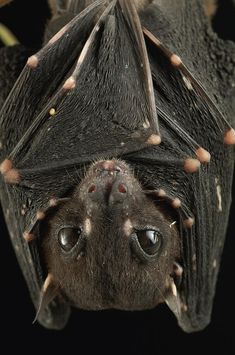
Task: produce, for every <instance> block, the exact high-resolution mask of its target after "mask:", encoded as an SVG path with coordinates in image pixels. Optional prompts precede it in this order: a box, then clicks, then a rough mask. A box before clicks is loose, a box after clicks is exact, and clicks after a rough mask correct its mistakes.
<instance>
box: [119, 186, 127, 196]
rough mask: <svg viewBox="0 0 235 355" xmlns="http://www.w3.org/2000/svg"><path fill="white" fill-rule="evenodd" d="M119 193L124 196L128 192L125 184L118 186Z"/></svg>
mask: <svg viewBox="0 0 235 355" xmlns="http://www.w3.org/2000/svg"><path fill="white" fill-rule="evenodd" d="M118 191H119V192H120V193H122V194H125V193H126V192H127V188H126V186H125V185H124V184H119V185H118Z"/></svg>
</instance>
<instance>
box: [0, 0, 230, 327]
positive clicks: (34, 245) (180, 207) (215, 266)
mask: <svg viewBox="0 0 235 355" xmlns="http://www.w3.org/2000/svg"><path fill="white" fill-rule="evenodd" d="M188 3H189V2H187V1H183V0H182V1H179V2H177V4H176V2H174V1H171V0H167V1H165V2H164V4H163V3H162V2H161V1H158V0H156V1H131V0H113V1H105V0H97V1H90V2H89V1H88V2H87V1H85V2H84V1H75V0H71V1H67V2H59V1H58V2H56V1H55V2H53V5H54V8H55V11H56V12H57V14H56V16H55V17H54V18H53V19H52V21H51V22H50V23H49V25H48V27H47V31H46V35H45V36H46V41H45V45H44V46H43V47H42V49H41V50H39V51H38V52H37V53H35V54H32V55H31V56H30V57H29V58H28V60H27V63H26V65H25V66H24V68H23V70H22V72H21V74H20V75H19V77H18V79H17V80H16V81H15V76H16V74H14V73H12V74H9V75H7V74H6V69H4V68H5V67H6V65H9V61H11V63H13V62H14V65H15V63H17V65H18V66H20V65H21V66H22V63H23V62H24V58H25V57H26V54H25V52H24V50H22V48H20V47H16V48H14V47H13V48H10V49H9V48H3V49H1V52H2V53H3V54H4V56H2V59H0V61H1V71H2V72H4V70H5V72H4V73H5V75H2V77H3V79H2V80H3V81H4V80H5V83H6V84H5V86H4V85H3V87H4V88H5V89H3V90H2V92H1V102H2V103H3V101H4V103H3V104H2V108H1V111H0V147H1V149H0V158H1V165H0V171H1V181H0V184H1V185H0V186H1V188H0V191H1V204H2V207H3V210H4V214H5V218H6V222H7V225H8V229H9V233H10V237H11V241H12V244H13V247H14V249H15V252H16V255H17V258H18V261H19V264H20V266H21V268H22V272H23V274H24V277H25V279H26V282H27V284H28V287H29V291H30V295H31V298H32V301H33V303H34V305H35V307H36V309H37V315H36V319H37V320H38V321H39V322H40V323H41V324H42V325H43V326H45V327H48V328H54V329H61V328H63V327H64V326H65V324H66V323H67V320H68V317H69V314H70V306H75V307H78V308H82V309H93V310H96V309H97V310H99V309H107V308H116V309H124V310H140V309H149V308H154V307H156V306H157V305H158V304H159V303H161V302H166V303H167V305H168V306H169V308H170V309H171V310H172V311H173V312H174V314H175V315H176V317H177V320H178V323H179V325H180V327H181V328H182V329H184V330H185V331H187V332H192V331H198V330H200V329H203V328H204V327H205V326H206V325H207V324H208V323H209V321H210V316H211V310H212V304H213V297H214V293H215V286H216V279H217V274H218V270H219V264H220V259H221V253H222V250H223V244H224V238H225V233H226V227H227V222H228V215H229V208H230V203H231V185H232V177H233V165H234V144H235V132H234V129H233V128H232V125H234V123H235V122H234V97H232V93H234V86H233V85H232V81H233V80H234V77H233V76H232V74H234V66H231V65H230V66H227V72H226V74H225V73H224V72H223V68H224V67H225V66H226V63H225V62H224V57H226V60H227V63H228V62H229V63H230V64H231V63H234V62H233V61H232V57H233V55H234V45H233V44H232V43H229V42H228V43H225V42H223V41H222V40H219V39H218V38H217V37H216V36H215V34H214V33H213V32H212V31H211V30H210V27H209V25H208V23H207V22H206V20H203V21H202V20H201V21H198V18H199V17H200V18H203V15H202V6H201V2H200V1H197V0H194V1H192V2H190V4H188ZM63 6H64V7H63ZM192 9H194V10H195V9H196V10H197V11H196V12H193V16H192V12H190V11H193V10H192ZM190 14H191V16H192V23H191V26H190V28H189V27H187V28H184V27H183V21H184V16H185V15H189V16H190ZM174 17H176V18H177V21H173V18H174ZM180 24H181V26H182V27H180ZM181 29H183V30H184V31H183V33H182V31H181ZM199 34H200V35H199ZM219 51H223V52H224V53H226V56H223V58H222V59H221V57H219V56H218V60H217V62H215V60H214V61H213V60H212V57H213V56H214V58H215V57H216V56H217V54H216V53H217V52H219ZM6 58H8V59H6ZM9 58H11V59H9ZM6 62H7V63H6ZM19 63H20V64H19ZM5 64H6V65H5ZM4 65H5V67H4ZM12 65H13V64H12ZM15 66H16V65H15ZM189 68H190V69H189ZM229 71H230V72H229ZM14 81H15V83H14V86H13V82H14ZM12 86H13V87H12ZM10 89H11V90H10Z"/></svg>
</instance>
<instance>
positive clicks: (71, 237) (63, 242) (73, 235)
mask: <svg viewBox="0 0 235 355" xmlns="http://www.w3.org/2000/svg"><path fill="white" fill-rule="evenodd" d="M80 235H81V229H80V228H72V227H67V228H62V229H60V231H59V233H58V241H59V244H60V247H61V248H62V249H63V250H64V251H65V252H69V251H70V250H71V249H73V247H74V246H75V245H76V244H77V242H78V239H79V237H80Z"/></svg>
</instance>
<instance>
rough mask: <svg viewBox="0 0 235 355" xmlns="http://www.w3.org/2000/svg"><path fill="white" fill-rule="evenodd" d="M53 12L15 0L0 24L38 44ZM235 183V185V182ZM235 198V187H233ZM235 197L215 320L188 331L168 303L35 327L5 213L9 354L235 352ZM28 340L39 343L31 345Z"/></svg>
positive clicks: (227, 29)
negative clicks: (59, 326)
mask: <svg viewBox="0 0 235 355" xmlns="http://www.w3.org/2000/svg"><path fill="white" fill-rule="evenodd" d="M232 3H233V1H232V0H231V1H230V0H225V1H220V8H219V11H218V13H217V15H216V17H215V19H214V22H213V26H214V29H215V31H217V33H218V34H219V36H220V37H221V38H225V39H232V40H235V30H234V22H235V7H233V6H232ZM49 15H50V12H49V9H48V7H47V5H46V1H43V0H40V1H39V0H38V1H36V0H28V1H27V0H15V1H14V3H12V4H11V5H9V6H7V7H5V8H3V9H0V22H3V23H5V24H6V25H8V26H9V27H10V28H11V29H12V31H13V32H14V33H15V34H16V35H17V37H18V39H19V40H20V42H22V43H24V44H25V45H27V46H31V47H32V46H39V45H40V41H41V38H42V33H43V28H44V26H45V22H46V19H47V18H48V16H49ZM234 187H235V186H234ZM233 196H235V188H234V189H233ZM234 212H235V201H234V203H233V206H232V210H231V216H230V223H229V228H228V235H227V240H226V244H225V249H224V254H223V259H222V265H221V270H220V273H219V279H218V284H217V293H216V296H215V302H214V310H213V314H212V321H211V324H210V325H209V326H208V327H207V328H206V329H205V330H204V331H202V332H199V333H195V334H185V333H183V332H182V331H181V330H180V329H179V328H178V326H177V323H176V320H175V318H174V316H173V315H172V314H171V312H170V311H169V310H168V309H167V307H166V306H159V307H158V308H156V309H155V310H152V311H147V312H120V311H105V312H104V311H103V312H85V311H78V310H74V311H73V313H72V316H71V318H70V321H69V324H68V326H67V327H66V328H65V329H64V330H63V331H60V332H56V331H48V330H46V329H44V328H42V327H41V326H40V325H38V324H34V325H32V324H31V323H32V320H33V318H34V315H35V311H34V308H33V306H32V303H31V300H30V298H29V295H28V291H27V287H26V284H25V283H24V280H23V277H22V274H21V271H20V269H19V267H18V264H17V261H16V258H15V255H14V252H13V249H12V247H11V245H10V241H9V239H8V237H7V230H6V226H5V224H4V221H3V217H2V216H0V222H1V229H0V234H1V237H0V240H1V248H0V274H1V292H0V297H1V303H0V304H1V310H0V321H1V326H3V327H4V328H3V329H4V330H2V332H1V340H0V344H1V346H3V345H6V346H7V349H8V352H10V351H11V350H12V349H13V346H17V349H18V350H17V352H21V351H22V352H24V353H29V352H30V353H32V354H33V353H37V352H39V351H40V352H52V351H53V352H59V353H60V352H61V353H63V352H65V351H66V352H68V353H70V352H73V353H75V354H82V353H94V352H95V353H110V354H113V353H116V352H118V353H122V354H146V355H149V354H168V353H178V352H179V353H180V354H186V353H189V354H192V353H193V354H194V353H198V352H205V350H206V348H207V349H208V351H209V352H210V353H211V352H213V351H216V350H217V351H218V352H223V354H226V355H227V354H235V326H234V320H235V306H234V298H235V296H234V291H233V289H234V283H235V282H234V281H235V278H234V274H235V271H234V266H235V265H234V264H235V259H234V253H235V214H234ZM29 340H30V342H31V343H33V344H34V345H35V346H34V347H33V348H32V345H30V343H29Z"/></svg>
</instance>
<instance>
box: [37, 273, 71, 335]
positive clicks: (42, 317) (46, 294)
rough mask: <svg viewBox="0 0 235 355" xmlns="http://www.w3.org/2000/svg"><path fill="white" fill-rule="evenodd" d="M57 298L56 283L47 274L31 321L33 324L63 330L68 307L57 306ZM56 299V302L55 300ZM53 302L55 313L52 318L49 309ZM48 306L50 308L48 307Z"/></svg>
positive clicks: (58, 290) (62, 304)
mask: <svg viewBox="0 0 235 355" xmlns="http://www.w3.org/2000/svg"><path fill="white" fill-rule="evenodd" d="M58 296H60V289H59V285H58V283H57V282H56V281H55V280H54V278H53V276H52V275H51V274H48V276H47V278H46V280H45V282H44V284H43V286H42V289H41V292H40V297H39V304H38V308H37V313H36V316H35V318H34V320H33V323H35V322H36V321H38V322H39V323H41V324H42V325H44V326H45V327H47V328H54V329H55V328H57V329H61V328H63V327H64V326H65V325H66V323H67V319H68V316H69V313H70V307H69V306H68V305H67V304H65V303H61V302H59V304H58ZM56 299H57V300H56ZM54 300H55V304H56V303H57V304H56V308H55V309H56V311H57V312H56V313H58V314H55V312H53V316H52V315H51V314H50V313H51V308H54V307H53V304H52V301H54ZM49 305H50V307H48V306H49Z"/></svg>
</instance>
